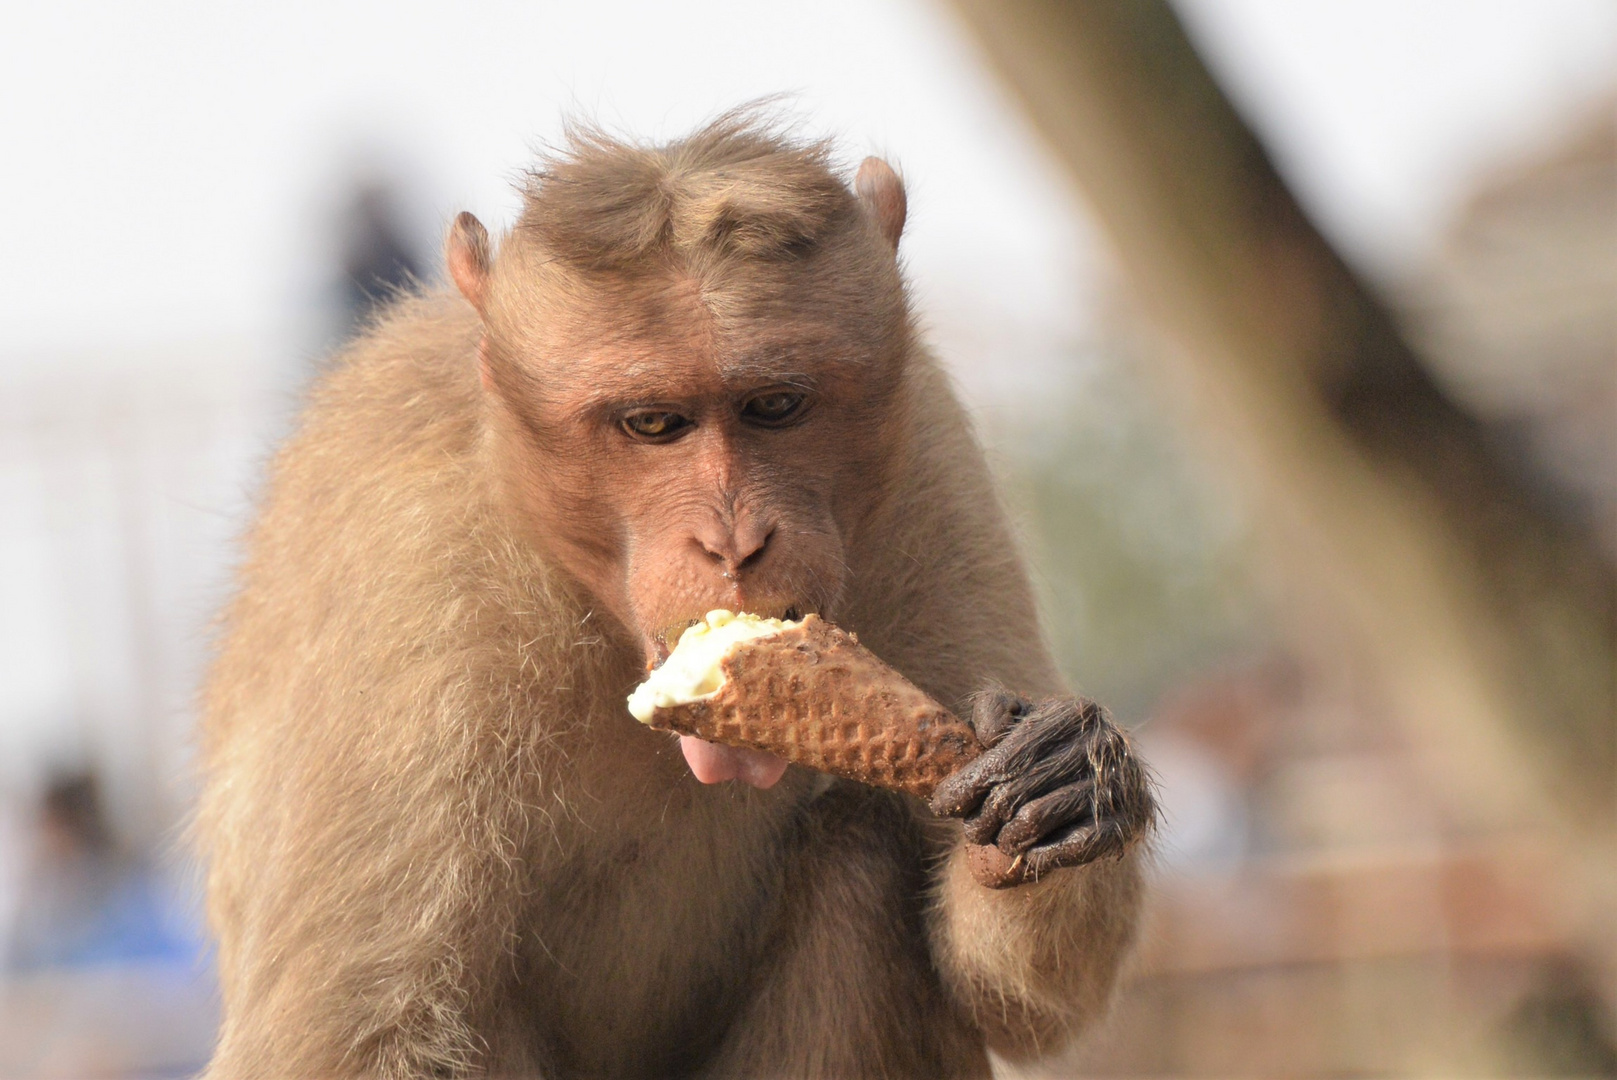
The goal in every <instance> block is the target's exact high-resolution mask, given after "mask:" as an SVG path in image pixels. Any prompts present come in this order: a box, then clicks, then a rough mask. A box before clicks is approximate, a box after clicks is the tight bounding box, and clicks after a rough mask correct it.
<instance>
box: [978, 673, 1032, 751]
mask: <svg viewBox="0 0 1617 1080" xmlns="http://www.w3.org/2000/svg"><path fill="white" fill-rule="evenodd" d="M1032 708H1033V703H1032V702H1031V701H1029V700H1028V699H1027V698H1025V697H1022V696H1021V695H1019V694H1013V693H1011V692H1010V691H1009V690H1004V689H1001V688H999V687H995V688H994V689H991V690H984V691H982V692H981V693H979V694H977V695H976V696H975V697H974V699H973V700H972V703H971V729H972V730H973V731H975V732H976V733H977V741H978V742H980V743H982V744H983V748H984V749H987V750H992V749H993V748H994V747H995V746H998V745H999V741H1000V740H1001V739H1003V738H1004V737H1005V733H1006V732H1007V731H1009V730H1011V728H1012V727H1014V726H1015V725H1016V723H1017V721H1019V720H1021V719H1022V717H1023V716H1026V715H1027V713H1028V712H1029V711H1030V710H1032Z"/></svg>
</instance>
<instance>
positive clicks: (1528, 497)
mask: <svg viewBox="0 0 1617 1080" xmlns="http://www.w3.org/2000/svg"><path fill="white" fill-rule="evenodd" d="M952 3H953V6H954V8H955V10H956V11H957V12H958V13H959V14H960V15H961V16H962V17H963V19H964V21H965V23H966V25H967V26H968V27H969V28H970V30H971V31H972V33H973V34H974V35H975V37H976V38H977V40H978V42H979V43H980V44H981V46H982V48H983V50H984V51H985V53H986V55H987V57H988V60H989V62H990V64H991V66H992V67H994V68H995V69H996V70H997V71H998V73H999V75H1000V76H1001V77H1002V79H1003V80H1004V82H1005V84H1006V85H1008V86H1009V87H1010V89H1011V90H1012V92H1013V93H1014V94H1015V96H1016V97H1017V98H1018V99H1019V100H1020V102H1021V104H1022V105H1023V106H1024V108H1025V109H1026V112H1027V114H1028V115H1029V116H1030V117H1031V119H1032V120H1033V122H1034V124H1035V126H1036V127H1037V129H1038V130H1039V131H1040V132H1041V133H1042V134H1043V136H1044V137H1045V139H1047V140H1048V142H1049V144H1050V146H1051V147H1052V148H1053V149H1054V151H1055V153H1056V154H1057V155H1058V157H1059V158H1060V160H1061V161H1063V162H1064V163H1065V164H1066V166H1067V167H1068V169H1069V170H1070V172H1071V174H1072V176H1073V177H1074V179H1075V180H1076V181H1077V183H1078V185H1079V186H1080V188H1081V189H1082V191H1083V193H1084V195H1085V196H1086V197H1087V199H1088V202H1089V204H1090V206H1091V207H1092V209H1093V211H1094V213H1095V215H1096V217H1097V218H1098V219H1099V221H1100V223H1101V225H1102V227H1103V228H1104V230H1105V232H1106V233H1107V234H1108V236H1109V238H1110V240H1111V243H1112V244H1113V246H1114V248H1115V251H1116V255H1117V257H1118V260H1119V262H1120V263H1121V266H1122V268H1123V271H1124V273H1125V274H1126V275H1127V277H1128V279H1129V281H1130V285H1131V288H1132V290H1133V292H1134V294H1135V295H1136V296H1137V297H1138V298H1139V299H1140V302H1141V303H1142V304H1143V306H1144V308H1145V310H1146V313H1147V315H1148V317H1149V318H1150V320H1151V321H1152V322H1153V323H1154V324H1155V325H1156V326H1157V327H1158V328H1159V329H1160V331H1161V333H1162V335H1163V337H1164V338H1165V341H1166V348H1165V349H1164V350H1163V364H1164V370H1163V372H1162V374H1164V375H1165V376H1166V378H1165V379H1164V382H1165V383H1166V384H1169V385H1171V386H1175V387H1177V388H1178V389H1180V390H1188V391H1189V392H1188V393H1185V394H1184V395H1183V396H1184V398H1185V399H1186V400H1187V401H1189V402H1192V403H1194V405H1193V407H1194V408H1196V409H1197V411H1198V412H1199V416H1200V419H1201V420H1202V421H1203V424H1202V425H1201V428H1202V430H1206V431H1210V432H1213V433H1215V434H1216V435H1217V436H1218V442H1219V443H1220V445H1221V446H1222V447H1223V449H1224V450H1225V451H1227V453H1228V456H1227V457H1226V459H1225V460H1226V461H1228V462H1230V463H1231V464H1232V465H1233V466H1234V467H1236V468H1238V469H1239V470H1240V475H1241V476H1242V478H1243V479H1244V480H1245V481H1246V483H1247V487H1248V489H1249V490H1250V491H1251V492H1252V497H1253V500H1254V509H1255V512H1256V514H1257V524H1258V527H1259V529H1260V532H1261V533H1262V534H1263V536H1264V538H1265V539H1266V540H1267V541H1269V542H1268V543H1267V545H1266V548H1265V550H1266V558H1267V559H1268V561H1270V562H1271V563H1272V564H1273V566H1274V568H1275V569H1276V570H1277V571H1278V574H1279V577H1280V580H1281V582H1282V583H1283V587H1284V588H1285V589H1286V591H1287V593H1288V595H1289V596H1291V597H1292V598H1293V599H1295V600H1296V601H1297V602H1298V603H1300V604H1306V605H1308V606H1309V609H1310V610H1311V611H1312V612H1315V613H1323V614H1324V619H1323V622H1324V624H1325V625H1326V626H1327V627H1329V629H1330V630H1331V631H1332V632H1334V633H1336V634H1339V635H1340V638H1341V641H1342V644H1343V647H1344V648H1348V649H1352V650H1355V651H1357V652H1358V653H1359V655H1362V656H1363V657H1365V658H1366V659H1367V660H1368V662H1369V664H1370V665H1371V667H1372V669H1373V670H1374V671H1375V672H1376V673H1377V675H1378V676H1379V678H1378V682H1379V683H1380V686H1381V692H1382V693H1383V695H1384V697H1385V700H1386V701H1387V702H1388V704H1389V706H1390V708H1391V709H1392V711H1393V712H1394V713H1395V714H1396V715H1397V717H1398V719H1399V720H1400V721H1401V722H1402V724H1403V728H1404V730H1405V731H1406V732H1407V733H1408V736H1409V738H1410V741H1411V743H1412V744H1413V746H1414V747H1415V749H1416V752H1417V753H1418V754H1419V755H1420V757H1421V758H1422V759H1423V760H1424V763H1425V765H1426V766H1427V767H1428V768H1429V770H1430V775H1432V776H1434V777H1436V778H1439V779H1440V780H1441V781H1442V783H1443V785H1444V786H1445V787H1446V789H1447V790H1448V793H1449V795H1450V801H1451V804H1452V805H1454V806H1456V807H1457V808H1460V809H1461V812H1462V814H1463V815H1466V816H1469V817H1471V818H1472V819H1474V820H1475V822H1476V823H1477V824H1479V825H1490V826H1500V825H1505V824H1508V823H1511V822H1520V821H1523V820H1528V821H1538V822H1541V823H1548V824H1554V825H1558V826H1560V827H1562V828H1563V829H1565V830H1566V835H1568V836H1571V837H1578V838H1580V839H1579V840H1578V841H1577V842H1578V843H1579V844H1585V843H1587V844H1592V845H1593V846H1592V847H1584V850H1585V851H1586V852H1587V851H1600V852H1603V853H1605V854H1604V855H1602V856H1601V857H1600V858H1598V859H1591V860H1587V861H1586V865H1588V866H1590V867H1596V866H1606V867H1608V868H1609V866H1610V859H1609V858H1608V857H1607V856H1609V853H1610V852H1611V850H1612V849H1611V846H1610V844H1611V839H1612V835H1613V832H1614V827H1617V820H1614V810H1617V707H1614V683H1617V618H1614V611H1617V601H1614V598H1617V588H1614V578H1613V573H1612V568H1611V567H1610V566H1609V565H1608V564H1607V563H1606V562H1605V561H1604V560H1603V558H1602V557H1601V554H1600V551H1599V548H1598V546H1597V544H1596V543H1595V541H1594V539H1593V538H1592V535H1591V534H1589V533H1588V532H1586V531H1585V530H1584V529H1582V528H1581V527H1580V526H1579V525H1578V524H1577V523H1575V522H1571V521H1569V520H1565V519H1562V518H1560V517H1558V516H1557V515H1556V512H1555V511H1554V510H1553V509H1552V508H1551V507H1550V506H1549V505H1548V503H1547V501H1546V500H1541V499H1540V498H1539V497H1538V496H1537V495H1536V494H1535V492H1534V491H1533V489H1532V488H1531V486H1530V485H1528V484H1527V483H1525V482H1524V481H1523V479H1522V478H1521V477H1520V476H1519V475H1517V474H1516V473H1515V472H1514V471H1513V469H1512V467H1511V466H1510V465H1509V464H1508V463H1507V462H1505V461H1504V460H1503V459H1501V458H1499V457H1497V456H1496V455H1495V454H1494V453H1493V451H1492V449H1491V446H1490V442H1489V438H1488V435H1487V433H1486V431H1485V429H1484V427H1483V426H1482V425H1481V424H1480V423H1479V422H1478V421H1477V420H1476V419H1475V418H1474V417H1472V416H1470V415H1468V414H1467V413H1466V412H1464V411H1463V410H1462V409H1460V408H1459V407H1457V406H1456V405H1455V403H1454V402H1453V401H1452V400H1450V399H1449V398H1448V397H1447V396H1445V394H1444V393H1443V392H1442V390H1441V389H1440V388H1439V387H1438V386H1437V384H1436V383H1435V382H1434V381H1433V380H1432V378H1431V377H1430V376H1429V374H1428V373H1427V371H1426V369H1425V368H1424V366H1423V365H1422V364H1421V362H1420V361H1419V359H1418V357H1417V356H1416V355H1415V353H1414V352H1413V350H1412V349H1411V348H1410V347H1409V346H1408V344H1407V343H1406V342H1405V340H1404V338H1403V337H1402V336H1401V334H1400V332H1399V329H1398V327H1397V325H1396V323H1395V321H1394V320H1393V319H1392V318H1391V317H1390V315H1389V314H1388V312H1387V310H1386V309H1385V307H1384V306H1383V305H1382V304H1380V303H1379V302H1378V301H1377V299H1376V298H1375V296H1374V295H1372V293H1371V292H1370V290H1369V289H1367V288H1366V287H1365V286H1364V284H1363V283H1362V282H1361V281H1359V280H1358V279H1357V278H1356V277H1355V275H1354V274H1353V273H1352V272H1351V271H1350V270H1349V269H1348V268H1347V266H1346V265H1345V264H1344V263H1343V262H1342V260H1341V259H1340V258H1339V257H1338V256H1337V255H1336V253H1335V252H1334V251H1333V250H1332V249H1331V247H1330V245H1329V244H1328V243H1327V242H1326V241H1325V240H1324V238H1323V237H1322V236H1321V235H1320V233H1319V232H1318V231H1317V230H1316V229H1315V228H1314V227H1313V226H1312V225H1311V224H1310V222H1309V221H1308V220H1307V218H1306V217H1305V216H1304V215H1303V213H1302V212H1301V210H1300V209H1299V208H1298V205H1297V203H1296V201H1295V199H1294V198H1293V197H1292V195H1291V194H1290V192H1289V191H1288V190H1287V188H1286V186H1285V184H1284V183H1283V182H1282V180H1281V179H1280V177H1279V175H1278V173H1277V172H1276V171H1275V169H1274V168H1273V166H1272V165H1271V163H1270V161H1269V159H1268V156H1267V155H1266V154H1265V152H1264V150H1263V148H1262V146H1260V145H1259V143H1258V141H1257V139H1256V138H1255V136H1254V135H1253V134H1252V132H1251V131H1250V129H1249V128H1248V127H1247V126H1246V124H1245V123H1244V122H1243V121H1242V119H1241V118H1240V116H1239V115H1238V114H1237V113H1236V111H1235V110H1234V108H1232V106H1231V105H1230V103H1229V102H1228V101H1227V100H1226V98H1225V97H1224V95H1223V94H1222V93H1221V92H1220V90H1219V88H1218V86H1217V85H1216V83H1215V82H1214V81H1213V78H1212V76H1211V75H1210V74H1209V73H1208V71H1207V69H1206V67H1205V66H1204V65H1203V63H1202V62H1201V60H1200V58H1199V57H1198V56H1197V54H1196V52H1195V50H1194V48H1193V47H1192V45H1191V43H1190V41H1189V39H1188V38H1187V37H1186V35H1185V33H1184V30H1183V28H1182V27H1181V25H1180V24H1179V22H1178V20H1177V18H1176V17H1175V15H1174V13H1173V11H1172V9H1171V8H1170V7H1169V6H1168V5H1167V3H1165V2H1164V0H1126V2H1119V0H952ZM1595 873H1596V876H1599V875H1600V874H1605V875H1606V876H1608V877H1609V876H1610V874H1611V872H1610V871H1609V869H1608V870H1606V871H1595ZM1594 891H1595V892H1596V893H1600V894H1606V895H1617V894H1614V893H1611V891H1610V890H1609V889H1607V888H1604V887H1597V888H1596V889H1595V890H1594Z"/></svg>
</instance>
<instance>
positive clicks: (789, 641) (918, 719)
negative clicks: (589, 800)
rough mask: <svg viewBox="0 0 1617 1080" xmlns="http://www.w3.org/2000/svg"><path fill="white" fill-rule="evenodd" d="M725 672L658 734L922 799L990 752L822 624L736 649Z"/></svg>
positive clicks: (664, 717)
mask: <svg viewBox="0 0 1617 1080" xmlns="http://www.w3.org/2000/svg"><path fill="white" fill-rule="evenodd" d="M722 667H723V670H724V675H725V682H724V685H723V686H721V687H720V688H719V690H718V692H717V693H716V694H714V695H713V696H712V697H709V698H705V699H703V700H701V701H693V702H688V703H686V704H683V705H672V706H665V707H663V708H659V709H658V710H657V711H656V712H655V713H653V714H652V717H651V721H650V723H651V725H652V726H653V727H657V728H663V729H665V730H668V731H677V732H679V733H680V734H681V735H694V736H695V737H696V738H698V739H706V740H707V741H708V742H716V743H725V744H727V745H730V746H747V747H751V748H753V749H755V750H764V751H767V752H768V753H771V754H775V755H777V756H779V757H782V758H785V759H786V760H787V761H790V762H794V763H796V764H798V765H806V766H808V767H809V768H811V769H818V770H820V771H821V772H828V773H834V774H836V775H837V776H842V777H846V778H848V779H850V780H857V781H859V782H861V783H865V784H872V785H875V786H876V787H884V788H891V789H894V790H898V791H907V792H909V793H910V794H911V795H916V796H918V797H920V798H922V799H926V798H930V797H931V795H932V789H933V788H935V787H937V785H938V784H939V783H940V782H942V781H943V779H944V778H945V777H947V776H949V775H950V774H951V773H953V772H954V771H955V770H957V769H959V768H960V767H961V766H962V765H964V764H966V763H967V762H968V761H970V760H971V759H972V758H974V757H976V756H977V755H978V754H979V753H981V752H982V747H981V746H980V745H979V744H978V742H977V737H976V735H975V734H974V733H973V732H972V730H971V728H970V727H968V726H966V725H965V724H964V723H962V722H961V721H960V720H958V719H956V717H955V716H954V714H953V713H951V712H949V710H948V709H945V708H944V707H943V706H942V705H939V704H938V703H937V702H936V701H933V700H932V699H931V698H930V697H928V696H927V695H926V694H925V693H924V692H923V691H921V690H920V689H919V688H917V687H916V686H915V685H914V684H913V683H911V682H910V681H909V680H908V679H906V678H904V676H902V675H900V674H899V673H898V672H896V671H894V670H893V669H892V668H890V667H888V666H887V665H886V664H884V663H882V662H881V661H880V660H878V659H876V657H875V656H874V655H873V654H872V653H871V652H870V650H869V649H866V648H865V647H864V646H863V645H861V644H859V640H858V638H856V637H854V636H853V635H852V634H850V633H848V632H847V631H846V630H842V629H840V628H838V627H835V626H832V625H831V624H830V623H828V622H826V621H825V620H823V619H821V618H819V617H818V616H816V615H810V616H808V618H806V619H804V620H803V623H802V625H801V626H794V627H792V628H790V629H787V630H783V631H781V632H780V633H778V634H772V635H770V636H768V637H762V638H755V639H753V640H751V641H746V642H743V643H742V644H740V645H737V646H736V647H735V648H734V649H732V650H731V651H730V652H729V654H728V655H726V656H725V658H724V661H723V663H722Z"/></svg>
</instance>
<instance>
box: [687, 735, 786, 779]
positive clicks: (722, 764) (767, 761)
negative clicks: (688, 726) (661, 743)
mask: <svg viewBox="0 0 1617 1080" xmlns="http://www.w3.org/2000/svg"><path fill="white" fill-rule="evenodd" d="M679 748H680V750H682V751H683V752H684V754H685V764H687V765H689V766H690V767H691V775H692V776H694V777H696V778H697V779H698V780H700V781H701V782H702V783H704V784H718V783H722V782H723V781H725V780H742V781H745V782H746V783H748V784H751V785H752V786H753V787H755V788H770V787H774V786H775V782H776V781H777V780H779V779H780V778H781V777H782V776H783V775H785V773H786V761H785V759H783V758H778V757H776V756H775V755H774V754H766V753H764V752H763V751H762V750H751V749H748V748H746V747H741V746H724V745H722V744H720V743H710V742H707V741H705V740H703V739H698V738H695V737H694V736H691V735H681V736H680V737H679Z"/></svg>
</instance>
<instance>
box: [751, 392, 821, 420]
mask: <svg viewBox="0 0 1617 1080" xmlns="http://www.w3.org/2000/svg"><path fill="white" fill-rule="evenodd" d="M807 403H808V395H807V394H804V393H802V392H801V391H798V390H766V391H764V392H763V393H762V394H759V395H758V396H757V397H752V398H748V399H747V403H746V404H745V405H743V406H741V416H742V419H744V420H746V421H748V422H749V423H753V424H759V425H762V426H763V427H785V426H786V425H787V424H789V423H791V422H792V421H793V420H796V419H797V418H798V417H799V416H801V415H802V414H803V410H804V408H806V407H807Z"/></svg>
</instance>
